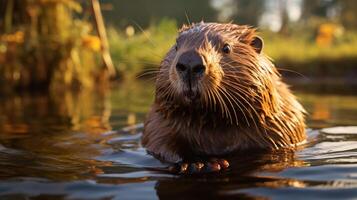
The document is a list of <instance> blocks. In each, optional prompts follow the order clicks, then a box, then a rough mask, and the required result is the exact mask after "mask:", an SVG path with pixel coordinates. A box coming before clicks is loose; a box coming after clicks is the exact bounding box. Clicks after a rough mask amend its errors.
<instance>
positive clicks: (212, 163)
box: [169, 159, 229, 174]
mask: <svg viewBox="0 0 357 200" xmlns="http://www.w3.org/2000/svg"><path fill="white" fill-rule="evenodd" d="M228 167H229V162H228V161H227V160H225V159H210V160H209V161H206V162H180V163H176V164H174V165H173V166H170V167H169V171H170V172H172V173H176V174H199V173H212V172H219V171H222V170H226V169H228Z"/></svg>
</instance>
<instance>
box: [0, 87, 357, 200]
mask: <svg viewBox="0 0 357 200" xmlns="http://www.w3.org/2000/svg"><path fill="white" fill-rule="evenodd" d="M150 85H151V83H138V82H136V83H130V84H122V85H121V86H120V87H118V88H114V89H113V90H111V91H105V92H103V91H102V92H99V91H87V92H86V91H83V92H80V93H71V92H67V93H61V92H54V93H52V94H50V95H45V94H32V95H29V94H21V95H7V96H2V97H1V101H0V199H157V198H160V199H218V198H219V199H239V198H241V199H266V198H268V199H269V198H272V199H342V198H345V199H357V127H353V126H357V95H353V92H352V93H350V94H338V95H334V94H332V93H331V92H327V93H326V92H325V93H322V94H318V93H317V92H313V93H309V92H299V93H298V96H299V98H300V100H301V101H302V103H303V104H304V106H305V107H306V109H307V110H308V111H309V113H310V114H309V118H308V124H309V127H310V129H309V130H308V134H309V138H310V140H309V144H308V145H306V147H305V148H304V149H302V150H300V151H298V152H296V153H294V152H289V151H280V152H275V153H270V154H263V153H260V154H253V153H252V154H251V155H237V156H236V157H235V158H232V161H231V164H232V168H231V169H230V170H229V171H227V172H224V173H221V174H215V175H206V176H200V177H180V176H175V175H170V174H167V173H165V172H163V171H160V170H157V169H163V168H164V167H165V165H164V164H161V163H160V162H158V161H157V160H155V159H153V158H152V157H151V156H148V155H146V153H145V150H144V149H143V148H142V147H141V146H140V130H141V128H142V127H141V125H140V123H141V122H142V121H143V119H144V117H145V113H146V112H147V110H148V108H149V105H150V103H151V101H152V97H153V88H152V87H151V86H150ZM303 90H304V87H302V91H303ZM337 90H338V89H337ZM138 124H139V125H138ZM128 126H130V128H125V127H128ZM327 127H340V128H332V129H331V128H330V129H325V128H327ZM123 128H124V129H123ZM113 130H114V131H113ZM118 130H120V131H118ZM155 169H156V170H155Z"/></svg>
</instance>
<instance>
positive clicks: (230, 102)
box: [217, 86, 238, 125]
mask: <svg viewBox="0 0 357 200" xmlns="http://www.w3.org/2000/svg"><path fill="white" fill-rule="evenodd" d="M217 88H218V91H220V92H221V93H222V94H223V95H224V97H225V98H226V99H227V100H228V103H229V104H230V105H231V107H232V110H233V112H234V116H235V119H236V123H237V125H238V116H237V113H236V111H235V109H234V106H233V104H232V101H231V99H230V98H229V97H228V96H227V94H226V93H225V92H224V90H223V89H222V88H221V87H220V86H218V87H217ZM228 112H229V109H228ZM231 124H233V119H231Z"/></svg>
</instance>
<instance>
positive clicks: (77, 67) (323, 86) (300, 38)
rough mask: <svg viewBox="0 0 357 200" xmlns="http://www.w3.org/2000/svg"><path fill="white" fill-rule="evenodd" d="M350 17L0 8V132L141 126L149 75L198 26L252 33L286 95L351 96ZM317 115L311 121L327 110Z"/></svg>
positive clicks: (286, 2) (313, 10)
mask: <svg viewBox="0 0 357 200" xmlns="http://www.w3.org/2000/svg"><path fill="white" fill-rule="evenodd" d="M356 10H357V1H354V0H195V1H191V0H170V1H167V0H150V1H148V0H131V1H125V0H120V1H119V0H101V1H99V0H91V1H85V0H81V1H75V0H1V1H0V13H1V14H0V98H1V99H2V100H1V101H0V111H1V112H0V129H2V130H6V131H9V132H27V131H31V130H32V129H36V127H33V126H39V127H41V126H44V127H46V126H47V125H48V123H49V122H47V121H44V120H42V119H44V118H47V120H49V119H51V120H50V121H51V123H54V124H56V123H59V122H61V123H63V124H62V125H63V126H65V127H67V128H69V129H72V128H74V129H76V130H77V129H78V130H80V127H86V129H88V130H96V129H95V128H98V132H101V131H103V130H110V129H112V127H111V125H110V124H109V119H111V118H110V116H112V115H111V112H118V113H120V114H119V115H120V117H119V118H118V119H120V123H119V124H120V126H117V127H114V128H120V127H122V126H123V125H125V124H126V125H130V124H135V123H137V122H142V121H143V118H144V116H145V113H146V112H147V110H148V108H149V105H150V104H151V102H152V100H153V96H154V95H153V91H154V88H153V86H154V83H153V82H152V80H153V79H152V75H153V74H152V73H151V71H152V70H153V69H155V68H157V67H158V66H159V63H160V61H161V59H162V58H163V56H164V54H165V53H166V52H167V50H168V49H169V48H170V46H171V45H173V44H174V41H175V38H176V35H177V30H178V28H180V27H181V26H182V25H183V24H187V23H192V22H199V21H201V20H203V21H206V22H212V21H214V22H233V23H237V24H248V25H251V26H254V27H257V28H258V31H259V35H261V36H262V37H263V38H264V41H265V49H264V51H265V53H266V54H267V55H269V56H270V57H271V58H272V59H273V60H274V62H275V64H276V66H277V67H278V69H279V70H280V72H281V73H282V74H283V77H284V79H285V80H286V81H287V82H289V83H290V84H291V85H292V86H293V89H294V90H297V91H302V92H303V93H306V92H310V93H313V94H317V93H324V92H328V93H332V94H338V95H339V96H338V97H340V96H341V94H351V93H354V92H355V90H354V89H353V88H356V87H354V86H356V76H357V14H356V12H355V11H356ZM319 98H320V97H319V96H318V97H317V99H319ZM304 99H306V100H307V99H310V98H304ZM309 101H310V103H309V105H307V106H310V107H311V109H314V108H315V106H311V105H310V104H311V103H312V104H313V103H314V102H315V101H314V100H309ZM332 101H334V102H335V101H336V99H334V100H332ZM83 102H86V103H83ZM326 104H330V102H327V103H326ZM350 104H351V103H348V104H347V105H350ZM351 105H352V104H351ZM115 109H117V111H115ZM14 110H16V111H17V112H13V111H14ZM317 110H318V112H317V114H313V115H311V116H315V117H316V118H317V119H318V120H320V118H323V119H329V118H331V117H332V115H331V112H334V111H332V110H331V108H329V107H328V106H322V107H321V106H318V109H317ZM30 116H31V117H30ZM137 118H138V119H137ZM62 125H61V126H62Z"/></svg>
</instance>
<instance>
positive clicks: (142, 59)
mask: <svg viewBox="0 0 357 200" xmlns="http://www.w3.org/2000/svg"><path fill="white" fill-rule="evenodd" d="M177 29H178V25H177V24H176V22H175V21H172V20H167V19H166V20H162V21H161V22H160V23H158V24H154V25H151V26H150V27H149V28H148V29H146V30H142V29H140V27H127V28H126V29H125V30H123V31H118V30H116V29H113V28H111V29H110V30H109V41H110V45H111V54H112V57H113V60H114V62H115V63H116V66H117V67H118V70H119V71H121V72H122V74H123V76H124V77H135V76H138V75H140V74H142V73H144V72H146V71H150V70H152V69H155V68H157V66H158V65H159V63H160V61H161V59H162V57H163V56H164V55H165V53H166V52H167V50H168V49H169V48H170V47H171V46H172V45H173V44H174V42H175V38H176V36H177ZM135 30H137V32H135ZM259 35H261V36H262V37H263V38H264V41H265V48H264V52H265V53H266V54H267V55H269V56H270V57H271V58H272V59H273V60H274V63H275V64H276V66H277V67H278V68H279V69H280V70H281V71H282V72H283V73H284V75H285V76H289V77H292V78H294V77H296V76H300V75H299V74H302V75H303V76H309V77H316V78H323V77H332V78H343V79H353V77H355V76H356V75H357V32H353V31H344V32H342V33H340V34H339V35H338V36H337V37H333V38H330V41H323V42H324V43H322V44H321V41H320V40H319V41H318V39H319V38H317V36H315V35H316V33H314V32H313V30H296V31H290V33H289V34H278V33H272V32H269V31H265V30H259Z"/></svg>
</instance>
